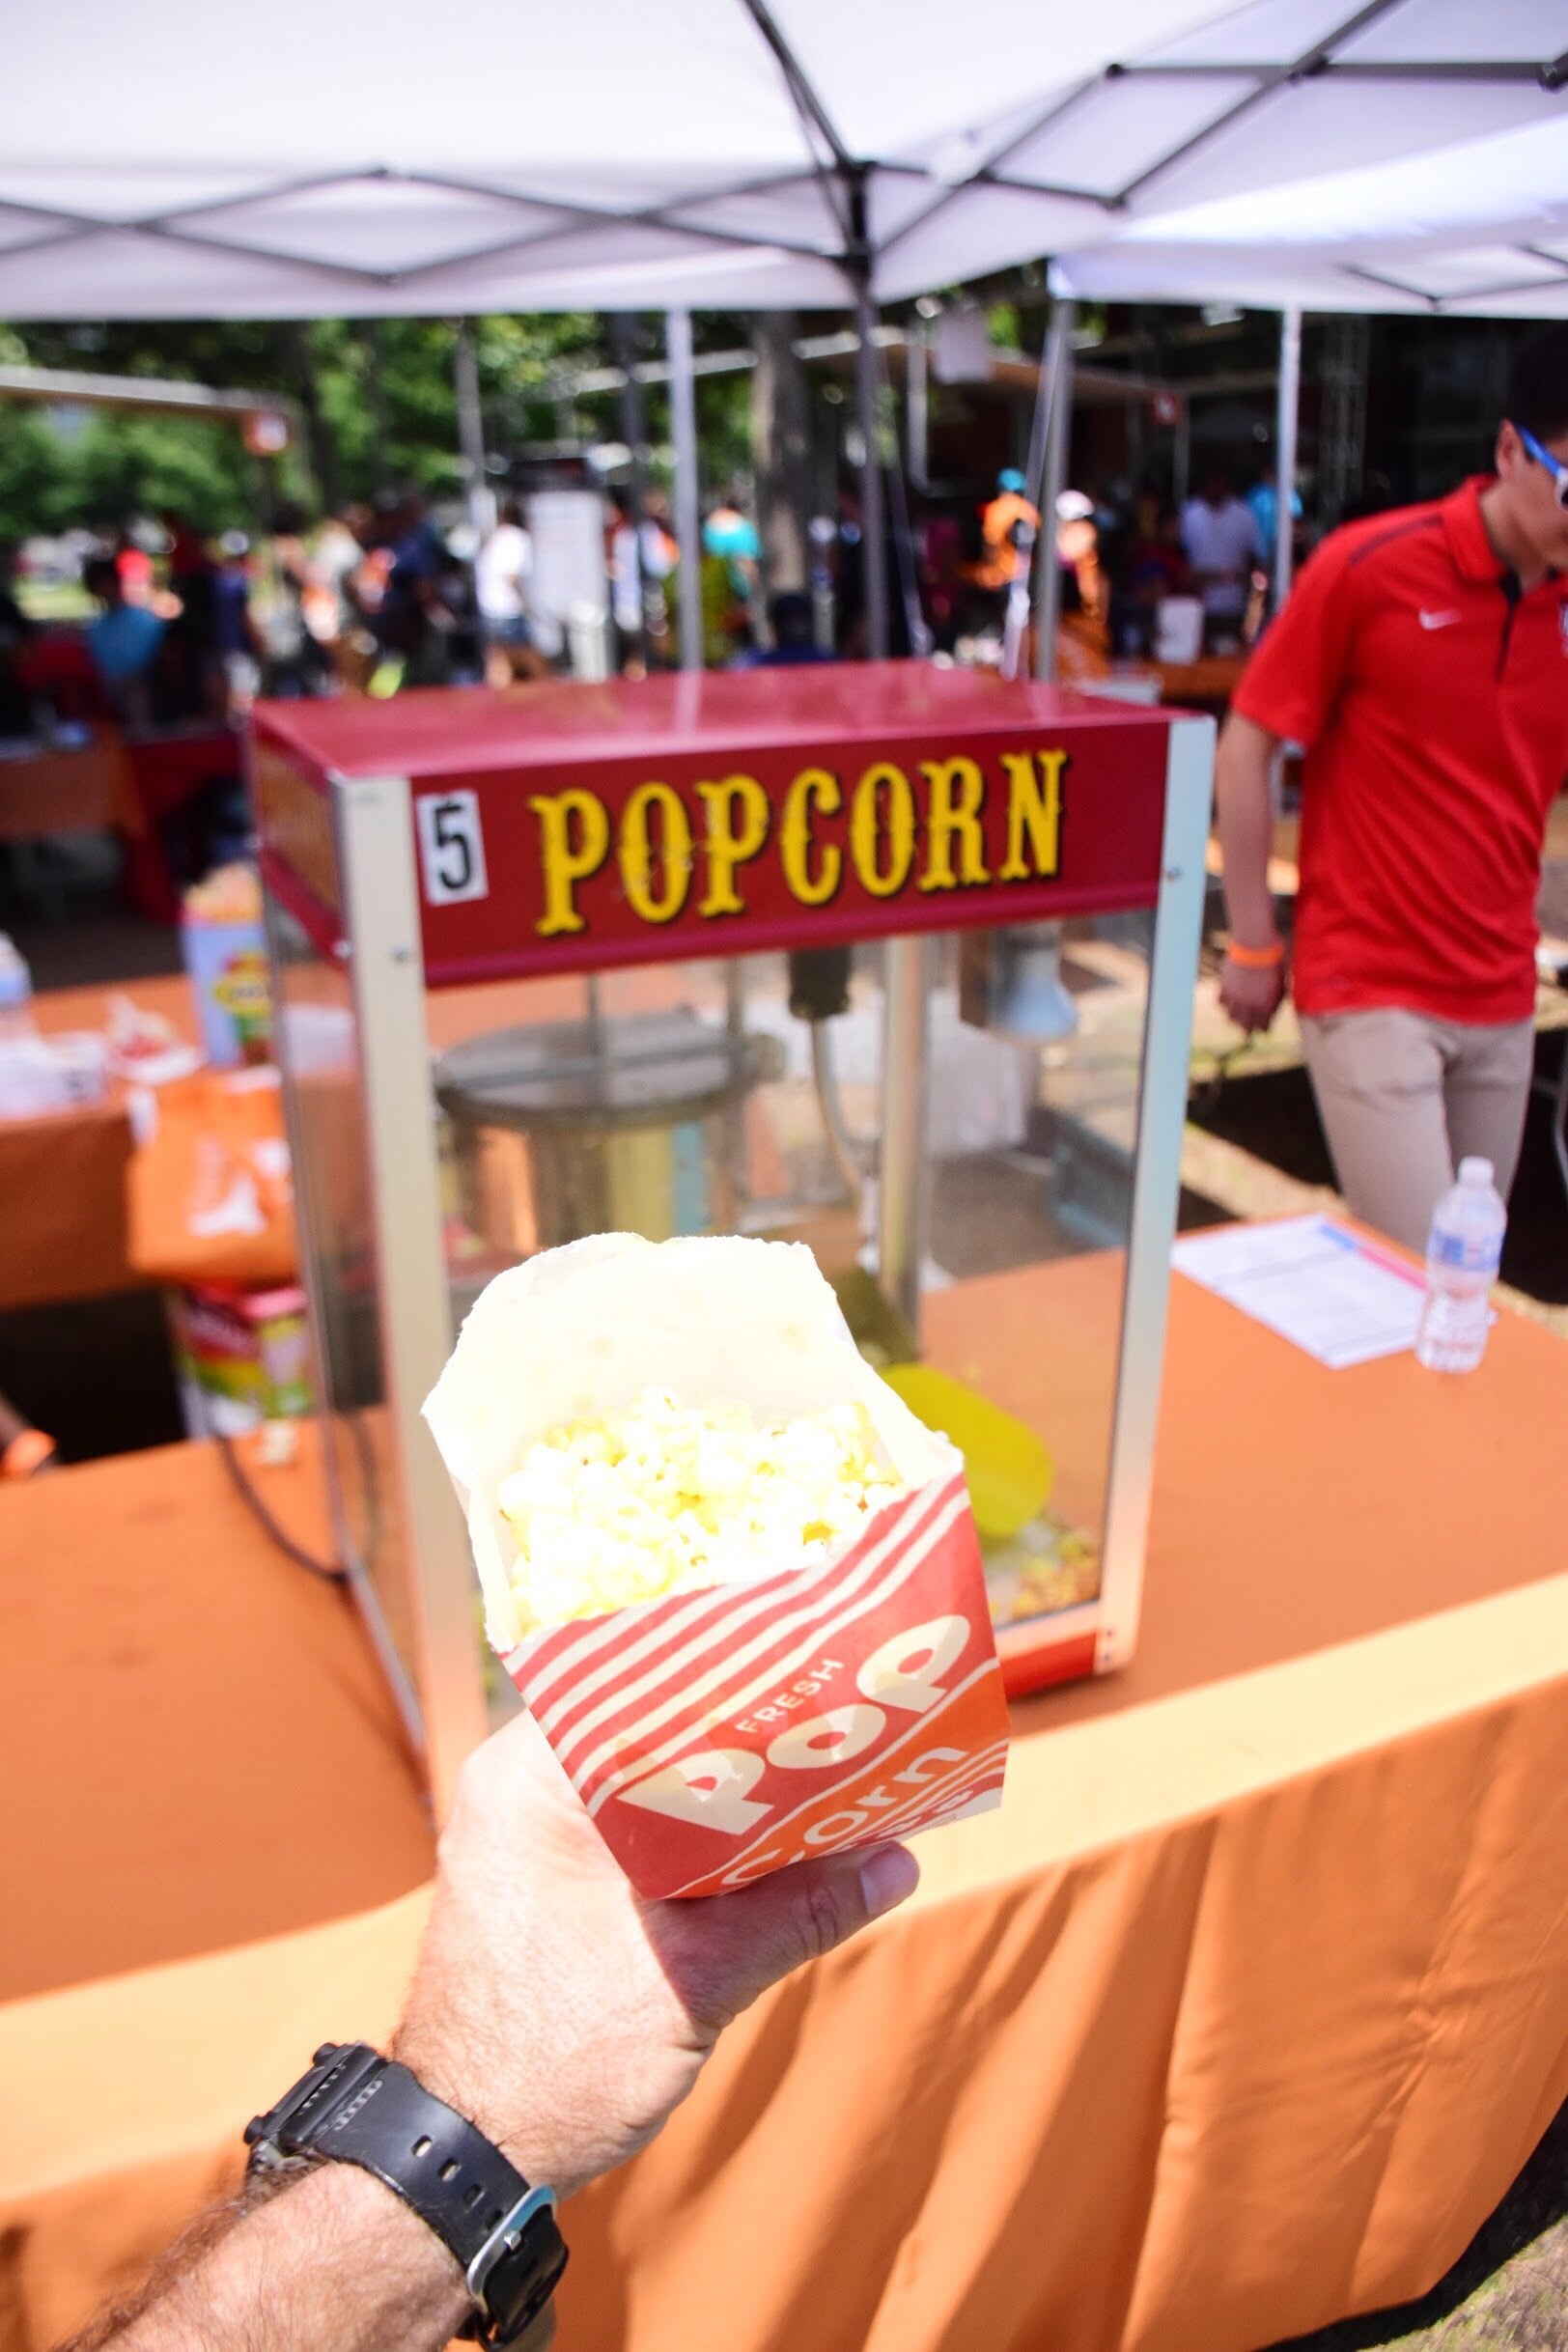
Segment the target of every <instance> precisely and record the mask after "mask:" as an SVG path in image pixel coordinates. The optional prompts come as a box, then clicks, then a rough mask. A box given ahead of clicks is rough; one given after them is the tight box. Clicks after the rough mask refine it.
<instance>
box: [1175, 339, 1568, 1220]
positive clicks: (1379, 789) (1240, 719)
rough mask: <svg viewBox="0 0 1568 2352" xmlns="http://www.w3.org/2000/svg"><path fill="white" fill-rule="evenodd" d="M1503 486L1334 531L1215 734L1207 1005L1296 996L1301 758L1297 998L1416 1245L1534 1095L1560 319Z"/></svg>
mask: <svg viewBox="0 0 1568 2352" xmlns="http://www.w3.org/2000/svg"><path fill="white" fill-rule="evenodd" d="M1496 463H1497V471H1496V473H1495V474H1493V475H1490V476H1484V477H1480V478H1478V479H1475V480H1472V481H1470V482H1467V483H1465V484H1464V486H1463V487H1462V488H1461V489H1459V490H1455V491H1454V493H1453V495H1452V496H1451V497H1449V498H1443V499H1440V500H1437V501H1436V502H1434V503H1433V504H1432V505H1430V506H1415V507H1406V508H1403V509H1401V510H1400V511H1399V512H1397V513H1395V514H1389V515H1379V516H1376V517H1374V518H1372V519H1370V520H1369V521H1365V522H1357V523H1350V524H1347V525H1346V527H1345V528H1344V529H1343V530H1339V531H1335V532H1333V533H1332V534H1331V535H1330V538H1328V539H1326V540H1325V541H1324V543H1323V545H1322V546H1321V547H1320V548H1319V549H1318V550H1317V552H1316V554H1315V555H1314V556H1313V557H1312V558H1311V560H1310V562H1309V563H1308V564H1307V565H1306V566H1305V568H1304V569H1303V571H1302V575H1301V578H1300V580H1299V581H1298V583H1297V585H1296V587H1295V589H1294V591H1293V592H1292V595H1291V597H1290V600H1289V602H1288V603H1287V604H1286V605H1285V608H1284V610H1283V611H1282V612H1281V613H1280V615H1279V617H1278V618H1277V620H1276V621H1275V622H1274V626H1273V628H1272V629H1271V630H1269V632H1268V634H1267V636H1266V637H1265V638H1264V640H1263V643H1262V644H1261V645H1260V646H1259V648H1258V651H1257V653H1256V654H1255V655H1254V657H1253V658H1252V660H1251V662H1250V663H1249V665H1248V667H1247V670H1246V675H1245V677H1244V678H1243V680H1242V683H1241V686H1240V687H1239V688H1238V690H1237V693H1236V696H1235V699H1234V702H1233V704H1232V710H1231V715H1230V717H1229V719H1228V720H1227V721H1226V724H1225V728H1224V732H1223V734H1222V735H1221V737H1220V739H1219V752H1218V768H1217V792H1218V830H1219V841H1220V846H1221V849H1222V851H1223V853H1224V860H1225V904H1226V909H1227V911H1228V914H1229V919H1230V948H1229V951H1228V953H1227V955H1226V959H1225V966H1224V973H1223V976H1222V979H1221V982H1220V990H1219V996H1220V1002H1221V1003H1222V1004H1223V1005H1224V1007H1225V1010H1226V1011H1227V1012H1228V1013H1229V1014H1230V1016H1231V1018H1232V1019H1233V1020H1234V1021H1236V1022H1240V1024H1241V1025H1242V1027H1243V1028H1245V1029H1249V1030H1250V1029H1266V1028H1267V1027H1268V1025H1269V1023H1270V1022H1271V1021H1272V1020H1273V1019H1274V1014H1275V1012H1276V1011H1277V1010H1278V1007H1279V1004H1280V1001H1281V999H1282V998H1283V996H1284V994H1285V989H1286V985H1287V973H1286V967H1285V951H1284V946H1283V943H1282V941H1281V940H1280V938H1279V934H1278V932H1277V930H1276V929H1275V925H1274V906H1273V902H1272V900H1271V898H1270V895H1269V882H1268V861H1269V847H1270V839H1271V834H1272V829H1273V825H1272V811H1271V804H1270V793H1269V773H1270V763H1271V759H1272V757H1273V754H1274V748H1275V746H1276V745H1277V744H1278V743H1280V742H1297V743H1301V744H1302V745H1303V746H1304V748H1305V753H1306V762H1305V772H1304V781H1303V787H1302V846H1301V870H1302V880H1301V894H1300V897H1299V898H1298V900H1297V908H1296V941H1295V971H1294V975H1293V980H1292V984H1293V985H1294V989H1295V994H1296V1003H1297V1008H1298V1010H1299V1012H1300V1014H1301V1021H1302V1038H1303V1041H1304V1044H1305V1049H1306V1063H1307V1068H1308V1070H1309V1071H1310V1073H1311V1077H1312V1085H1313V1089H1314V1091H1315V1093H1316V1095H1317V1100H1318V1108H1319V1110H1320V1112H1321V1113H1322V1117H1323V1124H1324V1127H1325V1129H1326V1131H1327V1133H1328V1137H1329V1147H1330V1151H1331V1152H1332V1154H1333V1159H1334V1166H1335V1168H1336V1170H1337V1172H1338V1176H1339V1184H1340V1189H1341V1190H1342V1191H1343V1192H1344V1194H1345V1197H1346V1200H1347V1201H1348V1202H1349V1204H1350V1207H1351V1209H1352V1210H1353V1211H1354V1213H1355V1214H1356V1215H1357V1216H1358V1217H1360V1218H1365V1219H1366V1221H1367V1222H1368V1223H1369V1224H1372V1225H1376V1226H1378V1227H1380V1228H1381V1229H1382V1230H1383V1231H1384V1232H1386V1233H1390V1234H1392V1235H1393V1236H1394V1237H1395V1238H1396V1239H1397V1240H1399V1241H1402V1242H1404V1243H1406V1244H1407V1245H1408V1246H1410V1247H1411V1248H1413V1249H1421V1248H1423V1247H1424V1246H1425V1243H1426V1235H1427V1226H1428V1224H1429V1222H1430V1220H1431V1215H1432V1210H1433V1207H1434V1205H1435V1203H1436V1202H1437V1200H1438V1198H1439V1196H1440V1195H1441V1194H1442V1192H1443V1191H1444V1190H1445V1189H1446V1188H1447V1186H1448V1185H1449V1184H1450V1183H1451V1182H1452V1180H1453V1171H1454V1168H1455V1166H1456V1164H1457V1162H1459V1161H1460V1160H1461V1159H1463V1158H1465V1157H1466V1156H1467V1155H1468V1154H1470V1153H1481V1154H1484V1155H1485V1157H1486V1158H1487V1159H1488V1160H1490V1161H1491V1162H1492V1163H1493V1166H1494V1167H1495V1169H1496V1170H1497V1181H1498V1190H1499V1191H1500V1192H1501V1193H1502V1194H1503V1195H1504V1197H1506V1195H1507V1192H1508V1188H1509V1186H1510V1184H1511V1183H1512V1182H1513V1175H1514V1168H1515V1166H1516V1164H1517V1162H1518V1158H1519V1146H1520V1139H1521V1136H1522V1134H1523V1131H1524V1124H1525V1111H1526V1105H1527V1102H1528V1097H1529V1084H1530V1071H1531V1055H1532V1045H1533V1013H1534V1005H1535V942H1536V928H1535V899H1536V892H1537V889H1538V887H1539V882H1540V865H1541V847H1542V841H1543V837H1544V833H1545V827H1546V819H1547V812H1548V810H1549V808H1550V807H1551V804H1552V801H1553V799H1554V796H1555V795H1556V794H1557V793H1558V792H1559V791H1560V790H1561V789H1562V787H1563V785H1564V782H1565V781H1568V576H1565V575H1568V326H1559V327H1554V328H1552V329H1551V330H1549V331H1548V332H1547V333H1546V334H1544V335H1541V336H1539V337H1537V338H1536V339H1535V340H1534V341H1533V342H1532V343H1530V344H1529V345H1527V346H1526V348H1525V349H1524V350H1522V351H1521V352H1520V354H1519V357H1518V359H1517V362H1516V364H1515V367H1514V370H1513V374H1512V379H1511V382H1510V388H1509V398H1508V406H1507V409H1506V412H1505V416H1504V421H1503V422H1502V424H1501V426H1500V427H1499V429H1498V442H1497V459H1496Z"/></svg>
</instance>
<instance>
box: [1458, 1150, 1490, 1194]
mask: <svg viewBox="0 0 1568 2352" xmlns="http://www.w3.org/2000/svg"><path fill="white" fill-rule="evenodd" d="M1496 1173H1497V1171H1496V1169H1495V1168H1494V1167H1493V1165H1492V1162H1491V1161H1490V1160H1483V1159H1481V1158H1480V1157H1479V1155H1477V1156H1476V1157H1475V1158H1474V1159H1472V1160H1462V1161H1461V1162H1460V1163H1459V1181H1460V1183H1461V1184H1470V1185H1475V1186H1477V1187H1479V1186H1481V1185H1484V1184H1490V1183H1491V1182H1492V1180H1493V1177H1494V1176H1495V1175H1496Z"/></svg>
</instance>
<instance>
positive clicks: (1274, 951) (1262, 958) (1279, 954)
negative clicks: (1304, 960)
mask: <svg viewBox="0 0 1568 2352" xmlns="http://www.w3.org/2000/svg"><path fill="white" fill-rule="evenodd" d="M1225 953H1226V955H1227V956H1229V958H1230V960H1231V962H1232V963H1233V964H1239V965H1240V966H1241V967H1242V969H1243V971H1244V972H1272V971H1274V970H1276V969H1277V967H1278V966H1280V965H1281V964H1283V962H1284V961H1285V942H1284V940H1283V939H1275V941H1274V945H1273V946H1272V947H1243V946H1242V945H1241V943H1240V941H1238V940H1236V939H1230V940H1228V941H1227V942H1226V946H1225Z"/></svg>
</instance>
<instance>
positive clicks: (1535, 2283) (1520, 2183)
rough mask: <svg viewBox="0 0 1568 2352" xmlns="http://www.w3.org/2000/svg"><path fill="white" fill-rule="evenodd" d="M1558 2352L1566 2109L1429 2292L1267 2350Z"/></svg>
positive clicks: (1566, 2221) (1565, 2263)
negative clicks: (1415, 2299)
mask: <svg viewBox="0 0 1568 2352" xmlns="http://www.w3.org/2000/svg"><path fill="white" fill-rule="evenodd" d="M1394 2345H1397V2346H1399V2347H1401V2352H1564V2347H1568V2108H1564V2109H1563V2110H1561V2111H1560V2112H1559V2114H1558V2115H1557V2118H1556V2120H1555V2122H1554V2124H1553V2125H1552V2128H1551V2129H1550V2131H1549V2132H1548V2133H1547V2135H1546V2138H1545V2139H1544V2140H1543V2141H1542V2142H1541V2144H1540V2146H1539V2147H1538V2148H1537V2149H1536V2151H1535V2153H1534V2155H1533V2156H1532V2157H1531V2158H1530V2161H1529V2163H1528V2164H1527V2165H1526V2167H1525V2170H1524V2171H1523V2172H1522V2173H1521V2174H1520V2176H1519V2178H1518V2180H1517V2181H1516V2182H1515V2183H1514V2186H1513V2188H1512V2189H1511V2190H1510V2191H1509V2193H1508V2195H1507V2196H1506V2197H1505V2198H1503V2200H1502V2203H1501V2204H1500V2205H1499V2206H1498V2210H1497V2211H1496V2213H1494V2214H1493V2216H1492V2218H1491V2220H1490V2221H1488V2222H1486V2223H1484V2224H1483V2225H1482V2226H1481V2228H1480V2229H1478V2230H1477V2231H1476V2233H1475V2236H1474V2238H1473V2239H1472V2240H1471V2242H1470V2246H1469V2247H1467V2249H1466V2251H1465V2253H1464V2254H1462V2255H1461V2256H1460V2258H1459V2260H1458V2261H1457V2262H1456V2263H1455V2264H1454V2266H1453V2268H1452V2270H1450V2271H1449V2272H1447V2273H1446V2275H1445V2276H1444V2277H1443V2278H1442V2279H1441V2280H1440V2281H1439V2282H1438V2284H1437V2285H1436V2286H1435V2287H1434V2288H1433V2289H1432V2292H1431V2293H1430V2294H1429V2295H1423V2296H1422V2297H1421V2298H1420V2300H1419V2301H1418V2302H1416V2303H1407V2304H1402V2305H1400V2306H1399V2308H1398V2309H1397V2310H1387V2311H1374V2312H1370V2313H1368V2315H1367V2316H1366V2317H1365V2318H1362V2319H1346V2320H1342V2321H1340V2322H1339V2324H1338V2325H1337V2326H1335V2327H1331V2328H1322V2329H1320V2330H1319V2331H1318V2333H1317V2334H1316V2335H1313V2336H1297V2337H1293V2338H1291V2340H1290V2342H1289V2343H1288V2344H1275V2345H1271V2346H1269V2347H1268V2352H1386V2348H1387V2347H1391V2346H1394Z"/></svg>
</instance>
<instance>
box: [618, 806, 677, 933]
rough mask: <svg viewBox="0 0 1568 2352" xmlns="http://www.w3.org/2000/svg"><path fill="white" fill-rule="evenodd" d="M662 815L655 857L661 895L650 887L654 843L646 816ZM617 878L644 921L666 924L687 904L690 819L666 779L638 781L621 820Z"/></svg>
mask: <svg viewBox="0 0 1568 2352" xmlns="http://www.w3.org/2000/svg"><path fill="white" fill-rule="evenodd" d="M656 808H657V809H658V812H659V815H660V818H661V823H660V826H659V850H658V862H659V865H660V866H661V867H662V869H663V882H664V888H663V892H662V895H660V896H656V895H655V891H654V845H653V837H652V826H651V825H650V822H649V820H650V818H651V817H652V815H653V812H654V810H655V809H656ZM620 862H621V881H622V882H623V884H624V885H625V888H626V894H627V898H628V900H629V902H630V905H631V908H632V910H633V911H634V912H636V913H637V914H640V915H641V917H642V919H643V921H644V922H645V923H668V922H670V921H671V920H672V919H673V918H674V917H675V916H676V915H678V914H679V913H680V911H681V910H682V908H683V907H684V906H685V905H686V893H687V891H688V890H689V889H690V887H691V820H690V818H689V817H688V816H687V815H686V803H685V802H684V801H683V800H682V798H681V796H680V794H679V793H678V792H675V791H674V790H672V788H671V787H670V786H669V785H668V784H639V785H638V786H637V789H636V791H635V792H634V793H633V794H632V795H631V798H630V800H628V802H627V804H626V814H625V816H624V817H623V818H622V819H621V847H620Z"/></svg>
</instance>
